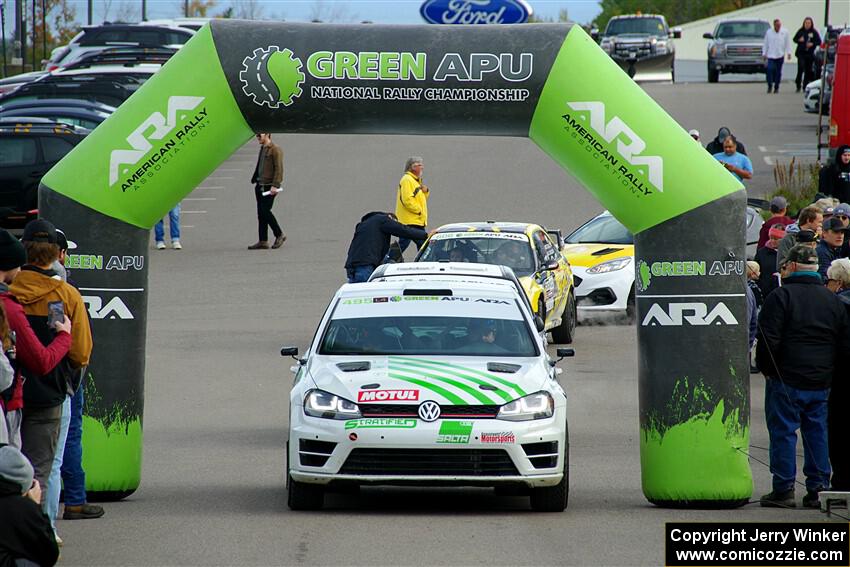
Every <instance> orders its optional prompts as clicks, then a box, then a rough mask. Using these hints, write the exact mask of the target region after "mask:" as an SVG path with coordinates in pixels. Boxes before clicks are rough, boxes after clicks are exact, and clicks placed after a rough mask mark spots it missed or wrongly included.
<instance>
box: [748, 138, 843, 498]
mask: <svg viewBox="0 0 850 567" xmlns="http://www.w3.org/2000/svg"><path fill="white" fill-rule="evenodd" d="M848 153H850V152H848ZM841 159H842V155H839V156H838V158H837V160H836V161H837V163H839V164H840V163H841V161H840V160H841ZM839 170H840V168H839ZM828 174H829V173H827V175H828ZM822 180H823V177H822ZM830 194H832V193H830ZM787 208H788V204H787V202H786V200H785V199H784V198H783V197H775V198H774V199H773V200H772V201H771V202H770V215H771V216H770V218H769V219H768V220H767V221H766V222H765V224H764V226H763V227H762V231H761V234H760V235H759V241H758V249H757V251H756V255H755V260H754V261H752V262H749V263H748V270H747V276H748V278H747V279H748V297H751V296H752V297H753V298H754V299H755V301H754V303H755V308H751V312H750V323H751V342H750V344H751V346H752V343H753V340H752V339H754V338H755V337H756V336H757V337H758V339H757V343H756V365H757V368H756V369H754V370H757V371H760V372H761V373H762V374H763V375H764V377H765V402H764V404H765V419H766V421H767V430H768V434H769V437H770V447H769V457H770V472H771V474H772V479H773V480H772V490H771V491H770V492H769V493H768V494H765V495H764V496H762V497H761V499H760V502H761V505H762V506H769V507H794V506H796V498H795V484H796V474H797V454H796V447H797V431H798V430H799V431H800V434H801V436H802V438H803V452H804V457H803V459H804V465H803V474H804V476H805V489H806V493H805V495H804V496H803V499H802V504H803V506H805V507H811V508H816V507H819V506H820V503H819V493H820V492H822V491H824V490H829V489H832V490H837V491H850V463H848V451H847V447H846V446H843V447H842V446H841V445H842V444H841V442H840V440H841V439H842V435H841V434H840V432H841V431H844V432H846V431H848V430H850V423H848V418H847V413H846V411H843V412H842V409H844V408H846V406H847V402H848V398H847V393H848V385H847V378H848V377H847V376H846V372H845V370H844V369H845V368H846V365H845V364H843V363H842V361H841V358H842V357H846V356H847V354H848V353H850V247H848V239H847V233H848V231H850V205H848V204H847V203H842V202H838V201H837V199H835V198H833V197H831V196H827V197H825V198H823V199H820V200H818V201H816V202H815V203H813V204H812V205H809V206H807V207H804V208H803V209H802V210H800V211H799V213H798V214H797V218H796V220H794V219H791V218H789V217H788V216H787V212H788V211H787ZM751 303H753V302H751ZM756 313H757V315H756Z"/></svg>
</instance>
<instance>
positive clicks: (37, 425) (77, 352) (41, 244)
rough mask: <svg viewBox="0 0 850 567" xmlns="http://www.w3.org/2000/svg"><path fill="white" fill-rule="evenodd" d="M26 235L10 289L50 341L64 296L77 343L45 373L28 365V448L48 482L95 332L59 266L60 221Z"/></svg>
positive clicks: (24, 430)
mask: <svg viewBox="0 0 850 567" xmlns="http://www.w3.org/2000/svg"><path fill="white" fill-rule="evenodd" d="M22 241H23V244H24V248H25V250H26V253H27V264H25V265H24V266H23V267H22V268H21V273H20V274H19V275H18V277H17V278H15V281H14V282H12V285H11V286H9V290H10V291H11V292H12V294H13V295H14V296H15V297H16V298H17V299H18V301H19V302H20V303H21V305H23V308H24V312H25V313H26V314H27V317H28V318H29V320H30V321H31V323H32V326H33V331H35V334H36V336H38V338H39V340H40V341H41V342H42V344H45V345H46V344H49V343H50V341H51V340H52V339H53V337H54V336H55V334H56V332H57V331H56V327H57V326H58V325H57V324H56V323H55V322H54V323H53V326H52V327H51V323H50V312H51V309H52V310H54V313H55V311H56V310H57V306H56V303H57V302H61V304H62V311H63V312H64V314H65V316H66V317H65V318H66V319H70V321H71V323H72V325H71V347H70V349H69V350H68V354H67V355H66V356H65V357H64V358H63V359H62V360H61V361H60V363H59V364H57V365H56V366H55V367H54V368H53V369H52V370H50V371H49V372H47V373H44V374H38V373H35V372H32V370H31V369H27V368H24V376H25V377H26V380H25V381H24V408H23V409H24V411H23V420H22V423H21V442H22V451H23V453H24V454H25V455H26V456H27V458H28V459H29V460H30V462H32V465H33V468H34V469H35V477H36V478H37V479H38V481H39V483H40V484H41V485H42V486H47V482H48V479H49V477H50V472H51V469H52V467H53V460H54V457H55V455H56V451H57V450H59V451H64V446H62V447H59V446H58V441H59V433H60V430H61V419H62V406H63V404H64V403H65V401H66V399H67V398H68V396H69V395H73V393H74V390H75V383H76V384H78V383H79V382H78V377H79V374H80V369H81V368H82V367H84V366H87V365H88V363H89V357H90V356H91V350H92V337H91V328H90V326H89V320H88V313H87V311H86V307H85V304H84V303H83V298H82V296H80V292H79V291H77V290H76V288H74V286H72V285H70V284H68V283H67V282H64V281H62V279H61V278H60V277H58V276H56V274H55V272H54V271H53V263H54V262H55V261H56V260H57V259H58V258H59V254H60V250H59V244H58V237H57V234H56V227H54V226H53V224H52V223H50V222H49V221H47V220H44V219H37V220H33V221H30V222H29V223H27V225H26V226H25V227H24V234H23V238H22ZM51 303H54V307H52V308H51V306H50V304H51ZM58 315H59V314H58V313H55V314H54V318H56V319H58ZM51 511H52V510H51V509H50V508H48V509H47V510H46V512H48V513H50V512H51ZM57 537H58V536H57Z"/></svg>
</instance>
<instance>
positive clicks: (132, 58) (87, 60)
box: [64, 47, 177, 71]
mask: <svg viewBox="0 0 850 567" xmlns="http://www.w3.org/2000/svg"><path fill="white" fill-rule="evenodd" d="M175 53H177V49H175V48H173V47H110V48H109V49H104V50H103V51H95V52H93V53H89V54H87V55H84V56H83V57H81V58H80V59H79V60H77V61H75V62H74V63H71V64H70V65H67V66H66V67H64V69H65V70H66V71H70V70H73V69H83V68H87V69H96V68H98V67H101V66H107V65H112V66H114V65H123V66H126V67H132V66H135V65H139V64H144V63H148V64H150V63H156V64H159V65H164V64H165V63H166V62H167V61H168V60H169V59H171V57H173V56H174V54H175Z"/></svg>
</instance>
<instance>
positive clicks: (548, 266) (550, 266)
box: [543, 260, 561, 270]
mask: <svg viewBox="0 0 850 567" xmlns="http://www.w3.org/2000/svg"><path fill="white" fill-rule="evenodd" d="M560 267H561V265H560V264H559V263H558V261H557V260H549V261H548V262H546V263H545V264H543V269H544V270H557V269H558V268H560Z"/></svg>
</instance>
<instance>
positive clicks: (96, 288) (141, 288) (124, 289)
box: [80, 287, 145, 291]
mask: <svg viewBox="0 0 850 567" xmlns="http://www.w3.org/2000/svg"><path fill="white" fill-rule="evenodd" d="M80 291H145V288H143V287H124V288H115V287H81V288H80Z"/></svg>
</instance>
